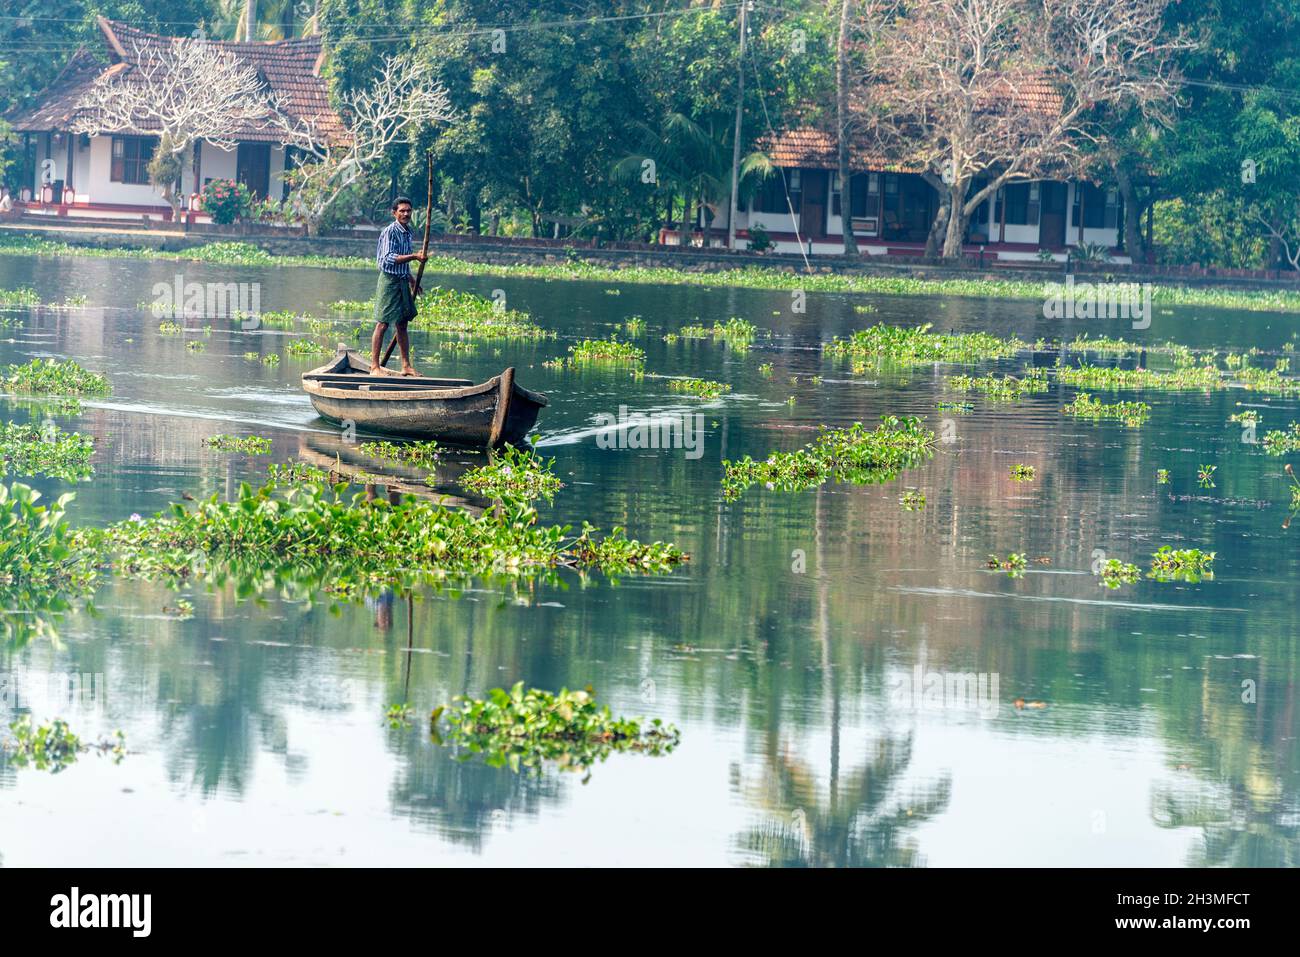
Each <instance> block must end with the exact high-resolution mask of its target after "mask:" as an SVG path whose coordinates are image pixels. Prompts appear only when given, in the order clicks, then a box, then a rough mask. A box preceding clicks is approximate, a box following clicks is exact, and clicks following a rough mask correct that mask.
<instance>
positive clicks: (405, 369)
mask: <svg viewBox="0 0 1300 957" xmlns="http://www.w3.org/2000/svg"><path fill="white" fill-rule="evenodd" d="M419 374H420V373H418V372H416V371H415V367H414V366H402V375H404V376H407V377H408V378H409V377H411V376H417V377H418V376H419Z"/></svg>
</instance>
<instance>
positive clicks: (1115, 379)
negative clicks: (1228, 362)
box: [1056, 359, 1227, 392]
mask: <svg viewBox="0 0 1300 957" xmlns="http://www.w3.org/2000/svg"><path fill="white" fill-rule="evenodd" d="M1056 378H1057V381H1058V382H1060V383H1061V384H1062V385H1072V386H1077V387H1079V388H1085V389H1110V390H1116V389H1152V390H1161V391H1166V392H1176V391H1181V390H1184V389H1222V388H1226V386H1227V382H1226V380H1225V379H1224V378H1223V376H1221V375H1220V374H1219V372H1218V370H1217V369H1215V368H1213V367H1212V366H1188V367H1185V368H1181V369H1177V370H1175V371H1173V372H1155V371H1152V370H1151V369H1121V368H1118V367H1116V366H1095V365H1089V364H1087V363H1083V364H1080V365H1078V366H1067V365H1062V364H1061V361H1060V359H1058V360H1057V365H1056Z"/></svg>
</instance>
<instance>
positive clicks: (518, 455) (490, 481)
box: [460, 445, 564, 502]
mask: <svg viewBox="0 0 1300 957" xmlns="http://www.w3.org/2000/svg"><path fill="white" fill-rule="evenodd" d="M554 467H555V460H554V459H543V458H542V457H541V456H539V455H537V454H536V453H535V452H532V451H529V450H527V449H517V448H515V447H514V446H510V445H507V446H505V447H504V448H502V449H501V450H500V451H498V452H493V453H492V460H491V461H490V462H489V463H488V464H487V465H480V466H479V467H478V468H472V469H470V470H469V471H468V472H466V473H465V474H464V475H463V476H461V479H460V484H461V486H462V487H463V488H465V489H467V490H468V491H471V492H475V493H477V494H479V495H484V496H487V497H488V498H499V499H504V498H511V499H521V500H523V501H532V500H533V499H536V498H544V499H546V500H547V501H548V502H549V501H551V500H552V499H553V498H555V493H556V492H558V491H559V490H560V489H561V488H563V487H564V483H563V482H561V481H560V479H559V478H558V477H557V476H556V475H555V473H554V471H553V469H554Z"/></svg>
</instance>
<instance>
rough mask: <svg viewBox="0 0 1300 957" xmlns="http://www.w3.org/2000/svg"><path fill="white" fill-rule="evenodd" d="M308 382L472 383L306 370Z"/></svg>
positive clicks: (328, 383) (412, 384) (416, 377)
mask: <svg viewBox="0 0 1300 957" xmlns="http://www.w3.org/2000/svg"><path fill="white" fill-rule="evenodd" d="M303 378H304V379H306V380H307V381H309V382H320V383H322V384H325V385H335V384H339V385H353V384H356V385H361V384H363V383H364V384H368V385H371V386H374V385H387V384H388V383H390V382H392V383H397V382H400V383H401V384H402V386H403V387H410V386H425V385H445V386H457V387H459V386H466V385H473V384H474V383H473V381H471V380H470V379H435V378H432V377H428V376H407V377H402V376H372V375H370V374H369V373H360V372H354V373H346V372H308V373H307V374H306V375H304V376H303Z"/></svg>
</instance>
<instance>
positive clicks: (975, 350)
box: [822, 322, 1029, 372]
mask: <svg viewBox="0 0 1300 957" xmlns="http://www.w3.org/2000/svg"><path fill="white" fill-rule="evenodd" d="M930 326H931V323H928V322H927V323H926V324H925V325H923V326H917V327H915V328H911V329H907V328H903V327H900V326H887V325H883V324H881V325H875V326H872V327H871V328H869V329H861V330H859V331H857V332H855V333H853V334H852V335H851V336H849V337H848V338H847V339H832V340H831V341H830V342H828V343H826V344H825V345H824V346H823V347H822V348H823V351H824V352H825V353H826V355H828V356H833V357H835V358H843V359H848V360H850V363H851V365H852V368H853V371H855V372H863V371H866V370H867V369H868V368H871V367H873V366H898V367H902V368H906V367H909V366H917V365H928V364H931V363H935V362H981V361H984V360H988V359H1006V358H1010V357H1011V356H1014V355H1015V354H1016V353H1017V352H1021V351H1023V350H1025V349H1028V348H1029V345H1028V343H1025V342H1022V341H1020V340H1019V339H1015V338H1011V339H1000V338H998V337H997V336H993V335H989V334H988V333H986V332H970V333H948V334H943V333H935V332H930V331H929V330H930Z"/></svg>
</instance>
